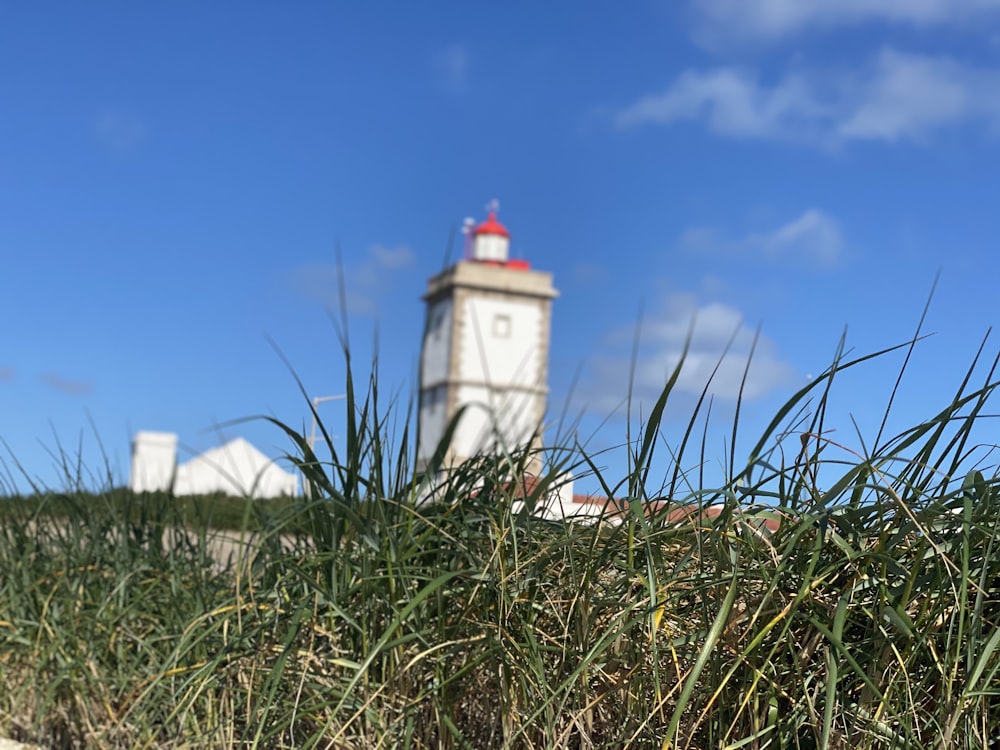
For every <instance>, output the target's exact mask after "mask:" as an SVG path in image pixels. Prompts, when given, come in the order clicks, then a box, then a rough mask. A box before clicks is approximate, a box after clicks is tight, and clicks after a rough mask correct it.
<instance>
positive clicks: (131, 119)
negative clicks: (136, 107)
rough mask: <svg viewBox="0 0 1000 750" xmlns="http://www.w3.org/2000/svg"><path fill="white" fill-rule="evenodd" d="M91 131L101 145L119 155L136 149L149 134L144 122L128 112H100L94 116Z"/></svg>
mask: <svg viewBox="0 0 1000 750" xmlns="http://www.w3.org/2000/svg"><path fill="white" fill-rule="evenodd" d="M93 132H94V136H95V137H96V138H97V141H98V143H100V144H101V146H103V147H104V148H105V149H107V150H108V151H111V152H112V153H114V154H119V155H124V154H130V153H132V152H134V151H137V150H138V149H139V148H140V147H141V146H142V145H143V144H144V143H145V142H146V139H147V138H148V136H149V128H148V127H147V126H146V123H145V122H144V121H143V120H142V119H140V118H139V117H138V116H136V115H134V114H131V113H129V112H112V111H108V112H102V113H101V114H99V115H98V116H97V117H95V118H94V122H93Z"/></svg>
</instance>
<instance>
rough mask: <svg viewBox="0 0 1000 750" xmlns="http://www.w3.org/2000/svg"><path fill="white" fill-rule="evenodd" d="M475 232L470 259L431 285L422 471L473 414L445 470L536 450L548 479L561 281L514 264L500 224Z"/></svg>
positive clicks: (532, 467) (493, 221)
mask: <svg viewBox="0 0 1000 750" xmlns="http://www.w3.org/2000/svg"><path fill="white" fill-rule="evenodd" d="M497 210H498V205H497V204H496V202H495V201H494V202H493V203H492V204H491V205H490V206H489V208H488V215H487V217H486V220H485V221H483V222H481V223H480V224H478V225H476V224H475V222H472V225H471V226H470V227H468V236H467V247H466V253H465V257H464V258H463V259H462V260H460V261H458V262H457V263H455V265H453V266H451V267H450V268H448V269H447V270H445V271H443V272H442V273H440V274H438V275H436V276H434V277H432V278H431V279H430V280H429V281H428V284H427V291H426V293H425V294H424V296H423V300H424V302H425V303H426V309H427V318H426V325H425V328H424V341H423V347H422V349H421V355H420V404H419V444H418V449H417V453H418V455H417V460H418V465H420V466H424V465H426V463H427V462H428V461H429V460H430V458H431V457H432V456H433V455H434V451H435V450H436V449H437V447H438V445H439V444H440V442H441V440H442V439H443V437H444V434H445V431H446V429H447V426H448V424H449V422H450V421H451V419H452V418H453V417H454V415H455V414H456V413H457V412H458V411H459V409H461V408H462V407H466V408H465V412H464V414H463V415H462V417H461V419H460V420H459V422H458V426H457V428H456V430H455V432H454V434H453V436H452V440H451V442H450V444H449V445H448V447H447V453H446V455H445V466H456V465H457V464H459V463H461V462H462V461H463V460H465V459H468V458H470V457H473V456H478V455H482V454H484V453H499V452H514V453H516V452H517V451H520V450H524V449H530V450H531V451H532V453H533V457H532V460H531V462H530V463H529V471H531V472H532V473H535V474H537V473H539V471H540V469H541V457H540V455H539V451H540V449H541V447H542V420H543V419H544V417H545V409H546V399H547V396H548V362H549V340H550V330H551V321H552V300H553V299H555V298H556V297H557V296H558V292H557V291H556V290H555V289H554V288H553V286H552V274H551V273H547V272H543V271H535V270H532V268H531V265H530V263H528V261H526V260H522V259H512V258H511V257H510V240H511V236H510V232H509V231H508V230H507V228H506V227H505V226H504V225H503V224H501V223H500V221H499V219H498V218H497Z"/></svg>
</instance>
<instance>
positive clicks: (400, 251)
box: [291, 245, 417, 315]
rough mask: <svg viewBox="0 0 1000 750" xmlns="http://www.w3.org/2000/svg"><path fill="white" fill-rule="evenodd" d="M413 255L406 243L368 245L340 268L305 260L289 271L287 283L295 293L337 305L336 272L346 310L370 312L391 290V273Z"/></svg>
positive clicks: (408, 263) (409, 261) (407, 264)
mask: <svg viewBox="0 0 1000 750" xmlns="http://www.w3.org/2000/svg"><path fill="white" fill-rule="evenodd" d="M416 258H417V255H416V253H415V252H414V251H413V249H412V248H410V247H408V246H406V245H397V246H395V247H387V246H385V245H372V246H371V247H369V248H368V250H367V251H366V253H365V255H364V257H363V258H362V259H360V260H359V261H357V262H350V261H348V262H345V264H344V266H343V268H342V269H341V268H338V266H337V264H336V263H307V264H305V265H301V266H299V267H297V268H295V269H293V270H292V272H291V285H292V288H293V291H294V292H295V293H296V294H299V295H302V296H305V297H309V298H311V299H315V300H319V301H320V302H322V303H324V304H325V305H327V306H329V307H333V308H337V307H339V305H340V296H339V295H340V286H341V285H340V274H341V272H343V277H344V278H343V281H344V283H343V286H344V294H345V297H346V300H345V301H346V303H347V310H348V312H351V313H355V314H361V315H374V314H375V313H376V312H378V306H379V300H380V299H381V298H382V297H384V295H386V294H388V293H389V292H390V290H391V287H392V283H393V280H394V276H395V275H396V274H398V273H399V272H400V271H403V270H406V269H407V268H410V267H411V266H412V265H413V264H414V263H415V262H416Z"/></svg>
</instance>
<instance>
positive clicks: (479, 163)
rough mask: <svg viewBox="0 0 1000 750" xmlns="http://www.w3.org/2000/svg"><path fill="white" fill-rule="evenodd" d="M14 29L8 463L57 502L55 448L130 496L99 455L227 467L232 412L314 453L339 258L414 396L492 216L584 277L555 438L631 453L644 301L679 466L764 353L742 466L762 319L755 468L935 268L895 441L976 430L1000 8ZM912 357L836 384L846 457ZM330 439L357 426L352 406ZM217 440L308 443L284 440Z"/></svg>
mask: <svg viewBox="0 0 1000 750" xmlns="http://www.w3.org/2000/svg"><path fill="white" fill-rule="evenodd" d="M2 15H3V18H2V19H0V20H2V22H0V260H2V266H0V437H2V438H3V440H4V441H5V443H6V444H7V446H8V450H7V451H5V452H4V454H5V456H6V462H7V464H8V466H10V465H11V464H12V463H13V461H14V460H16V461H17V462H19V463H20V464H21V465H22V466H23V467H24V469H25V470H26V471H27V473H28V474H29V475H30V476H32V477H36V478H38V479H39V480H41V481H43V482H45V483H48V484H56V485H58V484H59V480H58V471H57V470H56V469H55V468H54V465H53V460H52V457H51V455H50V453H52V452H56V453H58V450H59V449H58V447H57V441H58V442H59V443H61V444H62V446H63V448H64V449H66V450H67V451H68V452H70V453H74V454H75V453H76V452H77V451H78V449H79V450H80V452H81V455H82V457H83V460H84V464H85V465H86V466H87V468H88V469H89V470H91V471H96V472H97V473H101V468H100V467H101V459H100V458H99V456H100V455H101V450H102V449H101V447H100V445H99V444H98V438H99V440H100V442H101V443H103V450H104V452H105V453H106V454H107V457H108V460H109V463H110V467H111V470H112V472H113V474H114V476H115V477H116V478H117V479H119V480H120V481H124V480H125V478H126V476H127V468H128V450H129V449H128V441H129V438H130V436H131V434H132V433H133V432H134V431H135V430H139V429H152V430H167V431H172V432H176V433H178V434H179V435H180V437H181V441H182V443H183V444H184V445H186V446H188V447H189V448H190V449H191V450H193V451H200V450H204V449H207V448H209V447H212V446H214V445H217V444H218V443H219V440H220V429H218V428H217V425H219V424H222V423H225V422H227V421H229V420H233V419H237V418H241V417H248V416H253V415H256V414H272V415H275V416H278V417H280V418H282V419H284V420H286V421H288V422H289V423H291V424H293V425H298V426H302V425H303V424H304V423H305V424H307V414H308V410H307V408H306V406H305V402H304V399H303V397H302V396H301V394H300V393H299V392H298V390H297V388H296V386H295V383H294V380H293V379H292V377H291V375H290V374H289V372H288V370H287V368H286V366H285V365H284V364H283V362H282V361H281V358H280V357H279V356H278V354H277V353H276V352H275V350H274V348H272V345H271V344H270V343H269V341H273V342H274V343H275V344H276V345H277V346H278V347H279V348H280V349H281V351H282V352H283V354H284V356H285V357H287V359H288V360H289V361H290V362H291V364H292V366H293V367H294V369H295V371H296V372H297V373H298V375H299V376H300V377H301V379H302V381H303V382H304V384H305V386H306V389H307V390H308V392H309V394H310V395H316V396H325V395H332V394H337V393H341V392H342V391H343V379H344V362H343V358H342V356H341V354H340V352H339V348H338V342H337V336H336V332H335V327H334V325H333V323H332V322H331V319H330V315H329V314H328V312H327V311H328V309H329V308H331V307H332V306H335V305H336V294H337V292H336V289H337V282H336V279H337V266H336V261H335V257H336V251H337V248H338V247H339V249H340V252H341V254H342V257H343V267H344V272H345V281H346V286H347V290H348V300H347V302H348V306H349V309H350V335H351V342H352V348H353V349H354V351H355V355H356V366H358V368H359V370H361V371H362V372H364V370H365V369H366V363H367V362H368V361H369V358H370V356H371V350H372V341H373V339H374V337H375V331H376V330H377V335H378V341H379V344H378V350H379V361H380V369H381V383H382V387H383V391H389V392H393V393H397V394H399V395H400V397H401V398H402V399H404V400H405V399H406V398H407V397H408V396H409V395H410V394H411V393H412V390H413V387H414V386H413V383H414V378H415V374H416V363H417V358H418V353H419V343H420V335H421V330H422V325H423V317H422V316H423V308H422V303H421V302H420V299H419V298H420V294H421V293H422V291H423V289H424V285H425V283H426V279H427V278H428V277H429V276H430V275H432V274H433V273H435V272H437V271H438V270H440V269H441V267H442V264H443V263H444V262H445V260H446V258H447V252H448V245H449V237H450V236H451V234H452V233H453V232H454V231H456V229H457V228H458V227H460V226H461V223H462V220H463V219H464V218H465V217H466V216H473V217H476V218H483V216H484V213H485V211H484V206H485V204H486V203H487V202H488V201H489V200H490V199H492V198H498V199H499V200H500V203H501V214H500V218H501V220H502V221H503V222H504V223H505V224H506V225H507V226H508V227H509V229H510V230H511V233H512V236H513V239H512V252H513V254H514V255H515V256H520V257H524V258H527V259H529V260H530V261H531V262H532V264H533V266H534V267H536V268H540V269H545V270H551V271H552V272H553V273H554V274H555V283H556V286H557V288H558V289H559V290H560V292H561V296H560V298H559V299H558V300H557V301H556V307H555V312H554V321H553V343H552V359H551V387H552V407H553V412H554V417H555V416H558V411H559V410H560V409H561V408H562V407H563V406H566V408H567V411H568V413H569V414H570V415H571V416H572V415H582V416H581V423H580V427H581V433H582V437H583V438H585V439H587V440H588V441H589V442H588V445H589V446H590V447H591V449H592V450H593V451H595V452H600V451H603V450H604V449H607V448H612V447H613V446H615V445H618V444H620V443H621V442H622V441H623V440H624V437H625V428H624V426H625V422H624V418H623V417H622V416H621V415H620V412H619V414H618V415H617V416H614V415H612V416H611V417H610V419H609V420H607V421H604V418H605V417H608V415H609V414H610V413H611V412H612V411H613V410H614V409H615V407H616V406H617V405H618V404H620V403H621V402H622V401H623V400H624V399H625V398H626V395H627V390H628V379H629V367H630V365H629V362H630V359H631V351H632V346H633V340H634V339H635V332H636V330H637V322H638V320H639V319H640V309H641V311H642V312H641V320H642V324H641V327H640V328H639V329H638V330H639V331H640V333H639V347H638V358H637V360H636V364H635V369H636V376H635V389H634V392H635V396H636V401H637V402H638V403H647V404H648V403H649V398H650V396H651V395H652V394H655V392H656V391H657V389H658V387H659V386H660V385H661V384H662V382H663V381H664V378H665V376H666V373H667V372H668V370H669V369H670V368H671V366H672V365H673V364H674V363H675V362H676V360H677V353H678V352H679V350H680V348H681V346H682V344H683V341H684V338H685V336H686V335H687V332H688V330H689V327H690V321H691V320H692V317H693V318H694V319H695V320H696V323H695V326H694V329H693V330H694V334H693V340H692V357H691V359H690V362H689V367H687V369H686V370H685V371H684V372H683V373H682V377H681V379H680V384H679V385H680V388H679V393H678V398H677V400H676V403H675V405H674V406H673V407H672V408H671V410H670V411H669V413H668V420H669V424H668V426H667V428H666V431H665V438H666V440H667V441H668V442H670V441H673V440H674V439H675V438H676V434H675V433H676V431H677V430H678V429H679V427H677V426H678V425H683V424H684V423H686V419H687V416H689V414H690V409H691V405H692V404H693V399H694V397H695V396H694V394H695V393H697V392H698V391H699V390H700V389H701V387H702V386H703V384H704V381H705V378H706V374H707V372H708V371H709V370H710V369H711V366H712V365H714V363H715V362H716V361H717V360H718V357H719V356H720V353H721V352H722V348H723V347H724V345H725V343H726V341H727V340H728V339H729V338H730V336H731V335H732V334H733V332H734V331H737V330H739V331H740V332H739V333H738V334H737V335H736V339H735V343H734V346H733V348H732V349H731V350H730V354H729V355H728V357H727V358H726V359H725V360H724V362H723V365H722V367H721V370H720V373H719V375H718V377H717V380H716V381H715V383H714V384H713V385H712V386H711V392H712V394H713V395H714V398H715V403H714V405H713V417H712V422H711V423H710V427H709V437H708V448H707V454H708V457H709V459H710V460H716V456H718V460H721V459H722V457H723V456H724V455H725V450H724V447H725V446H724V441H725V440H726V439H727V434H728V431H729V429H730V424H731V419H732V413H733V404H734V396H735V393H736V386H737V384H738V380H739V376H740V375H741V373H742V371H743V367H744V365H745V362H746V357H747V353H748V351H749V347H750V343H751V341H752V339H753V331H754V330H755V329H756V328H757V326H758V325H759V326H760V327H761V338H760V340H759V343H758V346H757V350H756V353H755V356H754V359H753V362H752V363H751V366H750V375H749V382H748V386H747V390H746V392H745V399H744V404H743V416H742V418H741V419H742V421H741V431H742V433H743V434H744V435H745V436H746V440H747V441H748V442H749V441H750V440H751V439H752V438H753V437H755V436H756V433H757V432H759V430H760V429H761V428H762V427H763V425H764V424H765V423H766V421H767V420H768V419H769V417H770V416H771V415H772V414H773V413H774V412H775V411H776V409H777V408H778V406H779V405H780V404H781V403H782V402H783V400H784V399H785V398H787V397H788V396H789V395H790V394H791V393H792V392H794V391H795V390H796V389H797V388H799V387H801V386H802V385H804V384H805V383H806V382H808V378H809V377H810V375H811V374H815V373H818V372H820V371H822V370H823V369H824V367H825V366H826V365H827V364H828V363H829V361H830V359H831V357H832V356H833V354H834V351H835V349H836V346H837V342H838V340H839V337H840V335H841V334H842V332H843V331H844V330H845V328H846V330H847V344H848V346H849V347H852V348H853V349H854V351H855V352H857V353H865V352H868V351H872V350H875V349H880V348H884V347H887V346H891V345H893V344H897V343H900V342H903V341H905V340H906V339H907V338H909V337H910V336H911V335H912V333H913V331H914V329H915V327H916V325H917V321H918V320H919V316H920V312H921V310H922V308H923V305H924V302H925V299H926V297H927V295H928V293H929V291H930V289H931V286H932V284H933V281H934V278H935V274H936V273H937V272H938V271H940V273H941V277H940V282H939V284H938V286H937V290H936V293H935V296H934V299H933V302H932V304H931V308H930V312H929V314H928V318H927V322H926V326H925V330H926V331H927V332H929V333H933V334H935V335H934V336H933V337H932V338H931V339H929V340H927V341H925V342H923V343H921V344H920V346H919V347H918V348H917V351H916V354H915V356H914V360H913V362H912V363H911V366H910V371H909V373H908V376H907V378H906V379H905V380H904V385H903V389H902V391H901V393H900V394H899V397H898V399H897V404H896V406H895V412H894V416H893V420H892V424H894V425H896V426H897V427H898V428H900V429H902V428H905V427H908V426H911V425H913V424H915V423H917V422H919V421H920V420H923V419H925V418H927V417H929V416H931V415H933V414H934V413H935V412H936V411H937V410H938V409H939V408H940V407H941V406H943V405H944V404H945V403H947V401H948V400H950V397H951V394H952V393H953V391H954V389H955V388H956V387H957V385H958V383H959V381H960V379H961V377H962V375H963V374H964V371H965V368H966V367H967V366H968V364H969V363H970V362H971V360H972V357H973V355H974V354H975V351H976V348H977V346H978V343H979V341H980V339H981V338H982V337H983V336H984V335H985V333H986V331H987V329H988V328H989V327H990V326H991V325H992V324H993V322H994V318H995V309H996V286H997V277H998V265H1000V264H998V262H997V255H998V245H997V238H998V237H1000V212H998V210H997V206H998V205H1000V180H998V176H997V175H998V174H1000V159H998V158H997V155H998V146H1000V4H998V3H997V2H995V1H994V0H921V2H914V1H913V0H905V1H904V0H884V1H883V2H881V3H871V2H866V1H864V0H812V1H811V2H801V1H800V0H683V1H680V0H679V1H677V2H666V1H665V0H664V1H660V2H652V1H646V2H643V1H640V2H634V3H628V4H618V5H616V6H615V7H612V6H611V5H609V4H604V3H579V2H574V3H568V2H553V3H545V4H539V3H527V2H508V3H503V4H473V3H444V2H442V3H433V4H430V3H393V4H390V3H335V2H331V3H320V2H301V3H294V4H284V5H282V6H281V7H279V6H278V5H276V4H273V3H255V2H254V3H212V4H208V5H206V4H204V3H193V2H192V3H183V2H182V3H171V4H169V5H162V4H161V5H156V4H139V3H122V2H102V3H96V2H95V3H86V4H61V5H47V4H41V3H35V4H31V5H30V7H29V6H28V5H22V6H20V7H8V8H6V9H4V11H2ZM994 346H995V344H988V345H987V353H988V356H989V357H990V358H992V356H993V353H994V348H993V347H994ZM900 363H901V358H900V357H898V356H897V357H888V358H886V359H884V360H882V361H881V362H879V363H876V364H875V365H873V366H870V367H868V368H866V369H865V370H863V371H861V372H859V373H857V374H855V375H852V376H851V377H845V378H844V379H843V381H842V382H840V383H839V384H838V385H837V387H836V388H835V391H834V393H835V397H834V401H833V405H832V406H833V408H831V415H830V418H831V425H830V426H832V427H835V428H836V429H837V432H836V433H835V435H834V438H835V439H836V440H838V441H839V442H843V443H845V444H846V445H849V446H854V445H857V442H858V441H857V439H856V438H855V437H854V435H853V434H852V427H851V415H853V417H854V418H855V419H856V420H857V421H858V423H859V424H860V426H861V428H862V431H863V432H864V433H865V434H866V435H868V434H870V433H873V431H874V430H875V429H876V428H877V426H878V421H879V419H880V418H881V414H882V410H883V407H884V405H885V403H886V400H887V399H888V396H889V393H890V391H891V388H892V385H893V382H894V378H895V373H896V370H897V369H898V367H899V366H900ZM983 376H985V373H983ZM574 379H576V380H577V385H576V387H575V388H573V389H571V384H572V383H573V382H574ZM321 411H322V412H323V414H324V417H325V418H326V419H327V421H328V422H329V424H330V427H331V431H333V432H334V433H336V432H338V424H339V423H340V422H342V420H343V411H342V405H340V404H338V403H336V402H331V403H329V404H324V405H323V406H322V407H321ZM991 431H992V430H991V429H986V431H985V438H984V439H988V440H991V439H992V438H991V437H990V434H989V433H990V432H991ZM221 432H222V433H224V434H225V435H227V436H233V435H237V434H239V435H243V436H245V437H247V438H249V439H250V440H251V441H252V442H254V443H255V444H256V445H258V446H259V447H260V448H262V449H263V450H265V452H268V453H269V454H271V455H277V454H280V453H281V452H283V451H284V450H286V449H287V448H288V447H289V446H288V445H287V443H286V442H285V441H284V439H283V437H282V436H281V435H280V434H278V433H277V431H276V430H275V429H274V428H272V427H269V426H267V425H265V424H262V423H251V424H247V425H240V426H238V427H227V428H225V429H224V430H221ZM622 456H623V454H622V453H621V451H617V452H616V451H612V452H611V453H609V454H602V456H601V458H600V460H599V463H602V464H603V465H606V466H608V467H609V470H611V471H612V472H614V471H617V470H618V468H619V467H620V466H621V465H622V463H623V457H622ZM662 462H663V464H664V466H663V468H664V470H666V469H667V466H666V456H665V455H664V456H663V459H662ZM14 473H15V474H16V473H17V472H16V471H15V472H14ZM18 481H19V482H21V480H18ZM21 486H22V487H23V484H22V485H21Z"/></svg>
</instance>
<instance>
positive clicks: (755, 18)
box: [691, 0, 1000, 43]
mask: <svg viewBox="0 0 1000 750" xmlns="http://www.w3.org/2000/svg"><path fill="white" fill-rule="evenodd" d="M691 7H692V9H693V10H694V12H695V15H696V17H697V19H698V23H699V27H700V33H701V35H702V36H707V37H708V38H709V39H711V40H713V41H714V42H716V43H717V42H718V41H719V38H720V37H722V38H727V39H733V38H742V39H765V40H767V39H775V38H778V37H782V36H787V35H790V34H794V33H796V32H800V31H803V30H805V29H809V28H836V27H844V26H851V25H856V24H862V23H871V22H879V23H892V24H908V25H912V26H931V25H937V24H946V23H947V24H954V23H963V22H968V21H970V20H979V19H987V18H990V17H998V16H1000V3H998V2H997V0H693V1H692V3H691Z"/></svg>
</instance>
